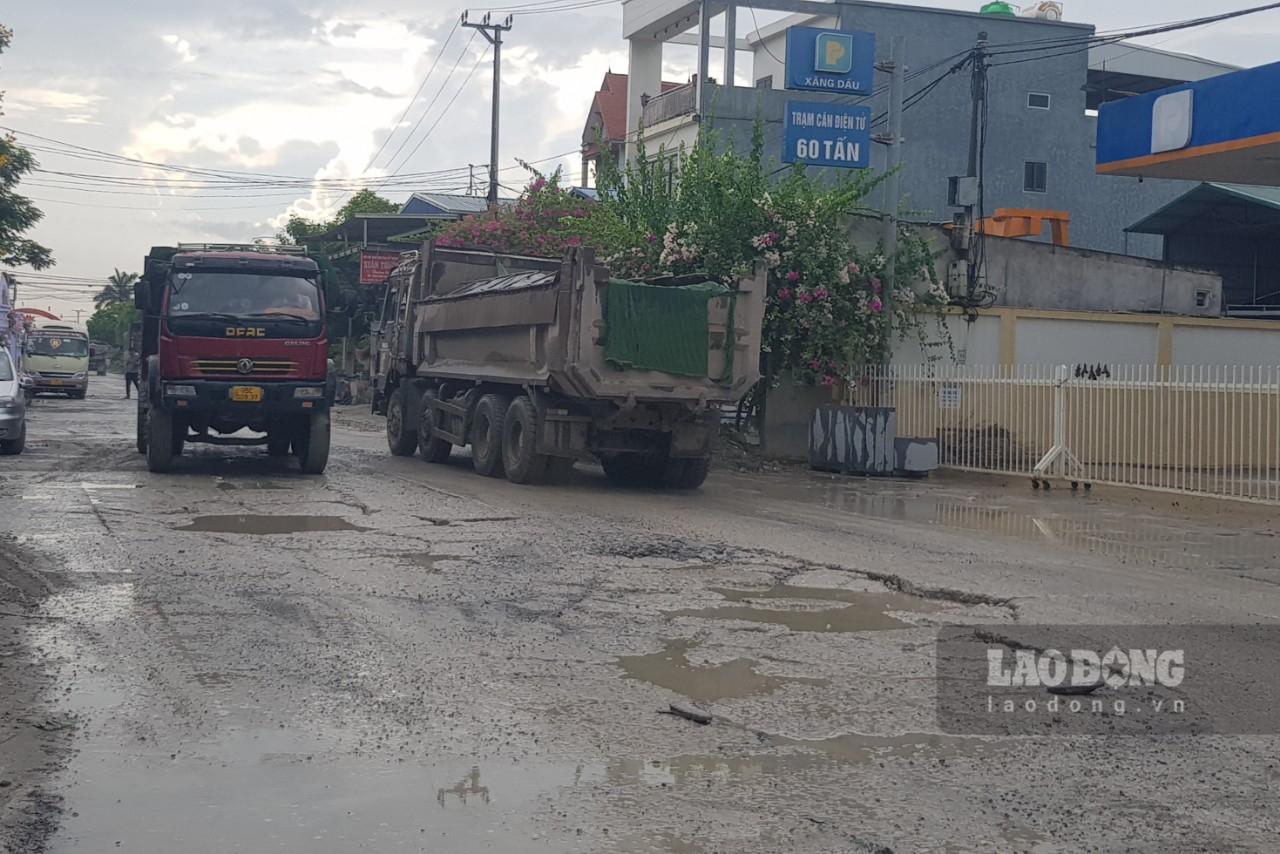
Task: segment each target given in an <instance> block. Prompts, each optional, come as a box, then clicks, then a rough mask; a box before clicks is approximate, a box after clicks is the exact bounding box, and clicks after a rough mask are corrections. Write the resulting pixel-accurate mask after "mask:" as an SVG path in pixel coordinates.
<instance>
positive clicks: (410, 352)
mask: <svg viewBox="0 0 1280 854" xmlns="http://www.w3.org/2000/svg"><path fill="white" fill-rule="evenodd" d="M407 255H408V257H406V259H405V260H404V261H403V262H402V263H401V264H400V266H399V267H398V268H397V269H396V270H395V271H394V272H393V273H392V275H391V277H390V280H389V282H388V286H387V291H386V296H385V299H384V302H383V306H382V317H381V320H380V322H379V323H378V324H377V326H376V330H377V334H376V337H375V345H374V359H375V364H374V397H373V411H374V412H375V413H379V414H383V415H385V416H386V426H387V445H388V446H389V447H390V449H391V453H393V454H397V455H401V456H408V455H410V454H412V453H414V451H415V449H416V450H417V451H418V453H419V454H420V455H421V456H422V458H423V459H425V460H427V461H428V462H443V461H444V460H445V459H447V458H448V457H449V455H450V453H451V452H452V450H453V448H454V446H459V447H461V446H466V445H470V446H471V459H472V462H473V465H474V467H475V469H476V471H478V472H479V473H481V474H484V475H489V476H492V477H501V476H504V475H505V477H506V478H507V479H508V480H511V481H513V482H515V483H533V482H537V481H542V480H546V479H554V478H556V477H558V476H560V475H562V474H564V473H565V472H567V471H568V470H569V469H570V468H572V467H573V464H574V462H575V461H577V460H585V459H591V458H594V459H597V460H599V461H600V463H601V464H602V465H603V467H604V470H605V473H606V474H607V475H608V476H609V478H610V479H612V480H615V481H622V482H633V483H649V484H653V485H661V486H666V487H670V488H678V489H693V488H696V487H698V486H700V485H701V484H702V482H703V481H704V480H705V479H706V477H707V472H708V471H709V469H710V466H711V451H712V446H713V444H714V441H715V437H716V434H717V432H718V430H719V407H718V405H719V404H722V403H732V402H736V401H738V400H740V399H741V398H742V397H743V396H744V395H745V394H746V393H747V392H748V391H749V390H750V389H751V388H752V386H753V385H755V383H756V382H757V380H759V376H760V375H759V362H760V325H761V321H762V318H763V312H764V299H765V286H766V279H765V275H764V273H763V272H760V273H759V274H757V275H756V276H755V277H754V278H752V279H746V280H741V281H737V282H733V283H731V284H727V285H726V284H723V283H720V282H715V281H709V280H707V279H706V278H705V277H685V278H682V279H669V280H666V281H652V282H633V281H623V280H619V279H612V278H610V276H609V272H608V270H607V269H606V268H604V267H603V266H599V265H597V264H596V263H595V258H594V253H593V252H592V251H591V250H589V249H582V248H578V249H573V250H570V251H569V252H567V253H566V254H565V256H564V257H563V258H562V259H549V258H531V257H521V256H513V255H501V254H495V253H492V252H486V251H479V250H468V249H456V248H445V247H440V246H435V245H434V244H432V243H430V242H429V243H427V244H425V245H424V246H423V248H422V249H421V250H420V251H418V252H415V253H407Z"/></svg>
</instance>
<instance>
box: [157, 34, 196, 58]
mask: <svg viewBox="0 0 1280 854" xmlns="http://www.w3.org/2000/svg"><path fill="white" fill-rule="evenodd" d="M160 40H161V41H163V42H164V43H165V44H167V45H168V46H169V47H170V48H172V49H173V52H174V53H176V54H177V55H178V58H179V59H180V60H182V61H183V62H195V61H196V54H195V51H193V50H192V49H191V42H189V41H187V40H186V39H184V38H179V37H178V36H174V35H168V36H161V37H160Z"/></svg>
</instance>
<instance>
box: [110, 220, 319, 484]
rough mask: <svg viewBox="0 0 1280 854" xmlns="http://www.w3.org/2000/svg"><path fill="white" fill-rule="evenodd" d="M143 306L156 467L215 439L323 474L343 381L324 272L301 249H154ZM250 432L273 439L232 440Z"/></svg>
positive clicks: (142, 421)
mask: <svg viewBox="0 0 1280 854" xmlns="http://www.w3.org/2000/svg"><path fill="white" fill-rule="evenodd" d="M134 301H135V304H136V305H137V307H138V308H139V309H140V310H141V311H142V312H143V322H142V328H141V336H140V341H139V342H138V348H139V349H138V353H139V361H140V368H141V377H140V383H141V386H142V393H141V394H139V395H138V437H137V444H138V451H139V452H141V453H144V454H146V455H147V468H149V469H150V470H151V471H153V472H163V471H168V470H169V468H170V467H171V465H172V464H173V459H174V457H176V456H178V455H180V454H181V453H182V449H183V446H184V445H185V444H186V443H187V442H207V443H210V444H217V445H265V446H266V447H267V451H268V453H270V454H271V455H273V456H285V455H288V454H290V453H292V454H293V455H295V456H296V457H297V458H298V460H299V462H300V464H301V466H302V470H303V471H305V472H309V473H312V474H318V473H320V472H322V471H324V468H325V465H326V464H327V462H328V459H329V409H330V406H331V404H332V403H333V390H334V374H333V366H332V363H331V362H330V361H329V339H328V334H327V331H326V324H325V304H324V293H323V290H322V288H321V286H320V271H319V268H318V267H317V266H316V263H315V261H313V260H311V259H310V258H307V257H304V255H303V250H302V249H301V248H297V249H295V248H294V247H262V246H257V245H252V246H238V245H211V244H179V245H178V246H177V247H155V248H153V249H152V250H151V253H150V254H149V255H148V256H147V259H146V264H145V267H144V271H143V275H142V279H141V280H140V281H139V282H138V284H137V285H136V286H135V290H134ZM245 428H248V429H249V430H251V431H253V432H256V433H262V434H265V435H264V436H261V437H248V436H234V435H231V434H234V433H236V432H238V431H240V430H242V429H245Z"/></svg>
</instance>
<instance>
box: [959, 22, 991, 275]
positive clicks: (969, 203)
mask: <svg viewBox="0 0 1280 854" xmlns="http://www.w3.org/2000/svg"><path fill="white" fill-rule="evenodd" d="M988 44H990V42H989V41H988V40H987V34H986V33H985V32H981V33H978V43H977V45H976V46H975V47H974V50H973V83H972V86H973V113H972V115H971V117H970V120H969V172H968V177H969V179H970V181H969V183H970V185H971V186H973V185H976V192H975V193H971V194H970V195H969V196H968V198H966V199H965V202H966V204H965V206H964V219H965V232H966V237H967V240H966V241H965V260H966V261H967V263H968V266H967V270H966V273H967V283H966V284H967V287H968V295H969V297H970V298H972V297H973V295H974V294H975V293H977V290H978V276H979V273H980V270H979V267H980V263H981V256H980V254H979V253H978V251H977V246H978V216H980V215H981V213H982V211H981V209H980V207H979V203H980V202H981V200H982V178H983V175H982V171H983V170H982V149H983V146H984V145H985V143H986V139H984V135H985V134H986V130H987V128H986V121H985V117H986V100H987V45H988Z"/></svg>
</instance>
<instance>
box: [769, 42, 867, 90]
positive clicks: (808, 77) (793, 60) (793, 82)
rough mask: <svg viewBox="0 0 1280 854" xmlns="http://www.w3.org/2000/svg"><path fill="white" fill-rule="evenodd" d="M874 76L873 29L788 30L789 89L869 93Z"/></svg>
mask: <svg viewBox="0 0 1280 854" xmlns="http://www.w3.org/2000/svg"><path fill="white" fill-rule="evenodd" d="M875 76H876V37H875V33H854V32H845V31H843V30H824V29H820V28H818V27H792V28H791V29H789V30H787V88H788V89H800V90H805V91H810V92H839V93H841V94H845V95H870V94H871V90H872V87H873V86H874V84H875Z"/></svg>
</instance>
